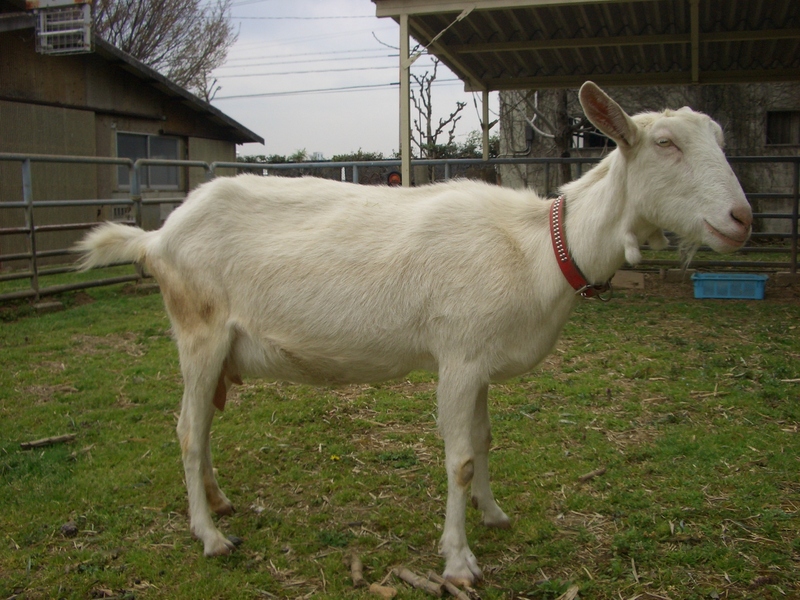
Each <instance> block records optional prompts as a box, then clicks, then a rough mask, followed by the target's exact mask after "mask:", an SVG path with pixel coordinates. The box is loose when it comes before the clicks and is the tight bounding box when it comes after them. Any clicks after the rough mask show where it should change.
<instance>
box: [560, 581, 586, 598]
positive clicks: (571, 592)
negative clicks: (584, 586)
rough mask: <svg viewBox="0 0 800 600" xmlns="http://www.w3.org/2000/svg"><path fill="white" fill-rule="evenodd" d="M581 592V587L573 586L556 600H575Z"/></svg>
mask: <svg viewBox="0 0 800 600" xmlns="http://www.w3.org/2000/svg"><path fill="white" fill-rule="evenodd" d="M580 591H581V588H580V586H577V585H573V586H572V587H571V588H569V589H568V590H567V591H566V592H564V593H563V594H561V595H560V596H559V597H558V598H556V600H575V598H577V597H578V592H580Z"/></svg>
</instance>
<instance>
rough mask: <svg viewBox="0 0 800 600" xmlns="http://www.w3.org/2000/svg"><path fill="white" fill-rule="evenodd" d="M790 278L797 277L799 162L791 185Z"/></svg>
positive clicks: (799, 196)
mask: <svg viewBox="0 0 800 600" xmlns="http://www.w3.org/2000/svg"><path fill="white" fill-rule="evenodd" d="M792 188H793V189H792V196H794V197H793V198H792V258H791V261H792V266H791V273H792V276H797V234H798V226H797V220H798V218H799V217H800V162H795V163H794V183H793V185H792Z"/></svg>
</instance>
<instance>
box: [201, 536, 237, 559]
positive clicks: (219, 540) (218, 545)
mask: <svg viewBox="0 0 800 600" xmlns="http://www.w3.org/2000/svg"><path fill="white" fill-rule="evenodd" d="M241 543H242V540H241V538H237V537H235V536H231V537H229V538H226V537H225V536H223V535H222V534H219V535H218V536H217V537H215V538H214V539H213V540H211V541H209V542H206V543H205V544H204V547H203V554H205V555H206V556H225V555H226V554H230V553H232V552H233V551H234V550H236V546H238V545H239V544H241Z"/></svg>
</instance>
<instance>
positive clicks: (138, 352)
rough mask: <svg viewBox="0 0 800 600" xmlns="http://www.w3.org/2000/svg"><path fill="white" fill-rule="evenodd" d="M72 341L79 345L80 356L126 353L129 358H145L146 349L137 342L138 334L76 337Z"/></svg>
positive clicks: (82, 335)
mask: <svg viewBox="0 0 800 600" xmlns="http://www.w3.org/2000/svg"><path fill="white" fill-rule="evenodd" d="M72 340H73V341H74V342H76V343H77V344H79V346H80V348H79V350H78V354H101V353H107V352H124V353H125V354H127V355H128V356H144V348H143V347H142V345H141V344H139V343H138V342H137V341H136V334H135V333H132V332H128V333H123V334H109V335H105V336H97V335H84V334H81V335H75V336H73V337H72Z"/></svg>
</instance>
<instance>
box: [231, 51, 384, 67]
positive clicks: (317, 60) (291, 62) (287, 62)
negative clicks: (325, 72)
mask: <svg viewBox="0 0 800 600" xmlns="http://www.w3.org/2000/svg"><path fill="white" fill-rule="evenodd" d="M398 56H400V55H399V54H380V55H377V56H345V57H340V58H313V59H311V58H308V59H303V60H284V61H277V62H262V63H251V64H247V65H230V66H227V65H223V66H221V67H219V69H244V68H247V67H271V66H276V65H300V64H306V63H320V62H335V61H344V60H374V59H376V58H397V57H398ZM251 60H257V59H251Z"/></svg>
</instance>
